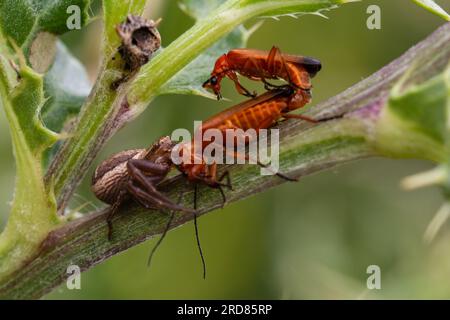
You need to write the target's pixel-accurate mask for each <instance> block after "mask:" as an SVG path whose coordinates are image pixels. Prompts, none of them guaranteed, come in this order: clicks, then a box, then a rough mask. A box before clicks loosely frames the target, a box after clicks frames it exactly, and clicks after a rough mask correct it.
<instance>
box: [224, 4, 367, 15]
mask: <svg viewBox="0 0 450 320" xmlns="http://www.w3.org/2000/svg"><path fill="white" fill-rule="evenodd" d="M358 1H360V0H330V1H321V0H316V1H305V0H236V1H235V4H234V5H233V6H232V7H233V8H234V9H246V10H254V11H255V12H261V13H260V14H258V16H264V17H273V18H279V17H282V16H290V17H296V16H299V15H303V14H307V13H313V14H319V15H322V14H321V12H322V11H324V10H325V11H328V10H331V9H335V8H337V7H338V5H339V4H344V3H349V2H358Z"/></svg>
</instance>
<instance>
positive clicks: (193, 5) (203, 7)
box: [179, 0, 224, 20]
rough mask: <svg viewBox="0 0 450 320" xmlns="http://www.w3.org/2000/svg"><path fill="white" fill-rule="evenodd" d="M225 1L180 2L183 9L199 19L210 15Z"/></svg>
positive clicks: (192, 0)
mask: <svg viewBox="0 0 450 320" xmlns="http://www.w3.org/2000/svg"><path fill="white" fill-rule="evenodd" d="M223 3H224V1H222V0H182V1H180V2H179V5H180V8H181V10H183V11H184V12H185V13H186V14H187V15H189V16H191V17H192V18H194V19H196V20H199V19H201V18H202V17H206V16H208V14H209V13H211V12H212V11H213V10H215V9H217V8H218V7H219V6H220V5H221V4H223Z"/></svg>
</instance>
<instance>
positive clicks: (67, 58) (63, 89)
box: [41, 42, 91, 166]
mask: <svg viewBox="0 0 450 320" xmlns="http://www.w3.org/2000/svg"><path fill="white" fill-rule="evenodd" d="M44 90H45V96H46V99H47V100H46V102H45V104H44V107H43V108H42V112H41V116H42V121H43V122H44V124H45V125H46V127H47V128H49V129H50V130H52V131H55V132H61V130H63V128H64V126H65V125H66V124H67V123H68V122H69V121H71V120H73V119H74V118H75V117H76V116H77V115H78V113H79V112H80V109H81V106H82V104H83V103H84V101H85V100H86V98H87V96H88V95H89V92H90V91H91V83H90V81H89V78H88V75H87V72H86V70H85V68H84V66H83V65H82V64H81V63H80V62H79V61H78V60H77V59H76V58H75V57H74V56H73V55H72V54H71V53H70V52H69V51H68V50H67V48H66V47H65V45H64V44H63V43H62V42H58V43H57V52H56V57H55V60H54V62H53V65H52V66H51V68H50V70H49V71H48V73H47V74H46V75H45V77H44ZM60 144H61V143H60V142H57V143H56V144H55V145H54V146H53V147H52V148H50V149H48V150H46V152H45V154H44V159H43V161H44V164H45V166H46V165H47V164H49V163H50V162H51V160H52V158H53V157H54V155H55V154H56V152H57V151H58V149H59V147H60Z"/></svg>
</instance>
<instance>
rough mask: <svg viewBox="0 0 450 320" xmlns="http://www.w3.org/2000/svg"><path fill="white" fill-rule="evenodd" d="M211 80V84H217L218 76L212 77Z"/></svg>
mask: <svg viewBox="0 0 450 320" xmlns="http://www.w3.org/2000/svg"><path fill="white" fill-rule="evenodd" d="M210 81H211V84H212V85H213V86H215V85H216V84H217V77H216V76H214V77H212V78H211V80H210Z"/></svg>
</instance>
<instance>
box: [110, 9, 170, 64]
mask: <svg viewBox="0 0 450 320" xmlns="http://www.w3.org/2000/svg"><path fill="white" fill-rule="evenodd" d="M159 22H160V20H157V21H156V22H155V21H153V20H146V19H144V18H142V17H140V16H133V15H128V17H127V20H126V21H125V22H124V23H122V24H119V25H118V26H117V27H116V30H117V34H118V35H119V37H120V38H121V39H122V45H121V46H120V48H119V53H120V55H121V56H122V59H124V60H125V64H126V65H125V68H126V69H127V70H131V71H134V70H136V69H138V68H140V67H141V66H142V65H144V64H146V63H147V62H148V60H149V59H150V58H151V56H152V54H153V53H154V52H155V51H156V50H158V49H159V47H160V46H161V36H160V34H159V32H158V29H157V26H158V24H159Z"/></svg>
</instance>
